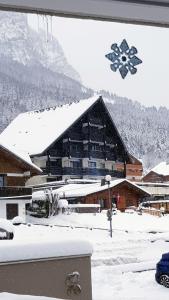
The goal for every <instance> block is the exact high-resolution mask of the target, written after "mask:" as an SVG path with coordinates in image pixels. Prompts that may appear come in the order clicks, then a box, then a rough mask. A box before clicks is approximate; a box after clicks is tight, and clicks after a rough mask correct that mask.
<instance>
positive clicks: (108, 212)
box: [105, 175, 112, 238]
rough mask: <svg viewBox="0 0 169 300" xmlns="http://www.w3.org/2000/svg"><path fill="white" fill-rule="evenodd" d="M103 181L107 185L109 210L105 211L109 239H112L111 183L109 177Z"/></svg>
mask: <svg viewBox="0 0 169 300" xmlns="http://www.w3.org/2000/svg"><path fill="white" fill-rule="evenodd" d="M105 181H106V182H107V184H108V199H109V209H108V211H107V217H108V221H110V237H111V238H112V202H111V197H110V181H111V176H110V175H106V177H105Z"/></svg>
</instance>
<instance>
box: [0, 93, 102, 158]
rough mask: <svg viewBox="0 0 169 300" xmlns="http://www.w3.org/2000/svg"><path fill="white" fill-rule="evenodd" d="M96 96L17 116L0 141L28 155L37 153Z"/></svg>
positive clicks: (52, 140) (54, 139)
mask: <svg viewBox="0 0 169 300" xmlns="http://www.w3.org/2000/svg"><path fill="white" fill-rule="evenodd" d="M98 99H99V97H98V96H94V97H91V98H89V99H85V100H80V101H78V102H75V103H71V104H65V105H61V106H56V107H52V108H48V109H43V110H39V111H31V112H26V113H22V114H19V115H18V116H17V117H16V118H15V119H14V120H13V121H12V122H11V124H10V125H9V126H8V127H7V128H6V129H5V130H4V131H3V132H2V134H1V136H0V137H1V140H2V141H3V142H4V143H6V144H9V143H10V145H12V146H13V147H17V148H18V149H21V150H26V151H27V152H28V153H29V155H35V154H41V153H42V152H43V151H45V150H46V149H47V148H48V147H49V146H50V145H51V144H52V143H53V142H54V141H56V140H57V139H58V138H59V137H60V136H61V135H62V134H63V133H64V132H65V131H66V130H67V129H68V128H69V127H70V126H71V125H72V124H73V123H74V122H75V121H76V120H78V119H79V118H80V117H81V116H82V115H83V114H84V113H85V112H86V111H87V110H88V109H89V108H90V107H91V106H92V105H93V104H94V103H96V102H97V101H98Z"/></svg>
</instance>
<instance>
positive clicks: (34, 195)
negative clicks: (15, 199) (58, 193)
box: [32, 191, 47, 201]
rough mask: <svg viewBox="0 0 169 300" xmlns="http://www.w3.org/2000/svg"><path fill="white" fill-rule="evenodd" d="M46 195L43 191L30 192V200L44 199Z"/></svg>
mask: <svg viewBox="0 0 169 300" xmlns="http://www.w3.org/2000/svg"><path fill="white" fill-rule="evenodd" d="M46 200H47V196H46V194H45V192H44V191H37V192H33V193H32V201H46Z"/></svg>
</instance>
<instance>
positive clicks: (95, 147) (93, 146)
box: [91, 145, 102, 151]
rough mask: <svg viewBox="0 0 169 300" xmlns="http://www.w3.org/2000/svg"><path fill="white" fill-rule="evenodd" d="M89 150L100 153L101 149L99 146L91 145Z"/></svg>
mask: <svg viewBox="0 0 169 300" xmlns="http://www.w3.org/2000/svg"><path fill="white" fill-rule="evenodd" d="M91 150H92V151H102V148H101V146H100V145H92V146H91Z"/></svg>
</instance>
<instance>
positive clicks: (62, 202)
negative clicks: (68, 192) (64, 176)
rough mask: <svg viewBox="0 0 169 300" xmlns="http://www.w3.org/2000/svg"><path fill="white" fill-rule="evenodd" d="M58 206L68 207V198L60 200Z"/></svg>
mask: <svg viewBox="0 0 169 300" xmlns="http://www.w3.org/2000/svg"><path fill="white" fill-rule="evenodd" d="M58 208H65V209H66V208H68V201H67V200H66V199H61V200H59V201H58Z"/></svg>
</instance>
